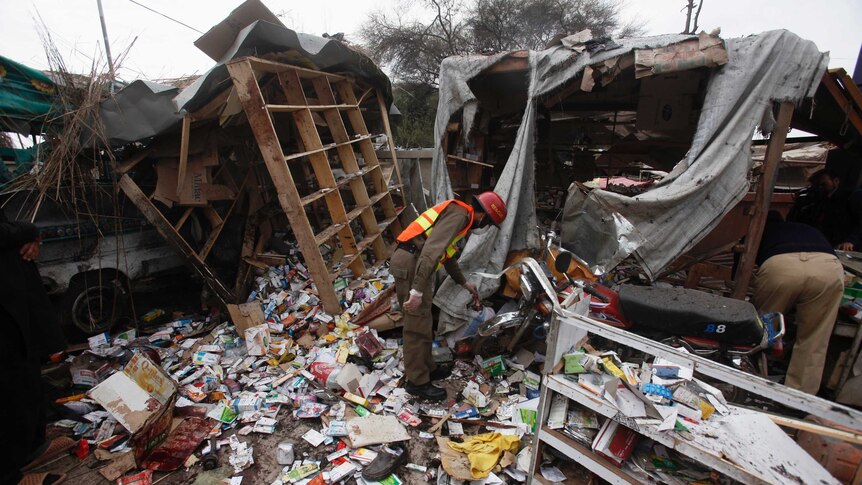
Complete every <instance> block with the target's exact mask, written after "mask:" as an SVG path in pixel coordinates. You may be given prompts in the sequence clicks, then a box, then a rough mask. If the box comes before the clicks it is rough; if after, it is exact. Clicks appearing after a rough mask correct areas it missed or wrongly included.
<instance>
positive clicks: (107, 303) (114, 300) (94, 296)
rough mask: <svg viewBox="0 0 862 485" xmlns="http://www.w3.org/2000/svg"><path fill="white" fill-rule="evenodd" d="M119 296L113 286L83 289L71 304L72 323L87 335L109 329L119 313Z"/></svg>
mask: <svg viewBox="0 0 862 485" xmlns="http://www.w3.org/2000/svg"><path fill="white" fill-rule="evenodd" d="M120 296H121V295H120V293H119V290H118V289H117V288H115V287H113V286H91V287H89V288H87V289H85V290H84V291H82V292H81V293H79V294H78V296H77V297H76V298H75V301H74V303H73V304H72V322H73V323H74V324H75V326H76V327H78V329H80V330H81V331H83V332H85V333H87V334H94V333H98V332H103V331H105V330H107V329H109V328H111V325H112V324H113V322H114V320H115V319H116V318H117V315H118V312H119V304H120Z"/></svg>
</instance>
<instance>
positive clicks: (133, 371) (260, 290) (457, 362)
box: [54, 261, 777, 485]
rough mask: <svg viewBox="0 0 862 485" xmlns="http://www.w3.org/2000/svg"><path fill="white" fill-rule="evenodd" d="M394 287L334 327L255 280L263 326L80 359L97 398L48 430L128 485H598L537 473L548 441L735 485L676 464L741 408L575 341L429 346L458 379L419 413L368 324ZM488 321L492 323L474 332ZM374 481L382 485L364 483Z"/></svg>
mask: <svg viewBox="0 0 862 485" xmlns="http://www.w3.org/2000/svg"><path fill="white" fill-rule="evenodd" d="M392 284H393V278H392V277H391V276H390V274H389V271H388V268H387V267H385V266H382V267H379V268H377V269H376V270H375V271H373V272H371V273H369V274H366V275H364V277H363V278H353V277H349V276H345V277H343V278H342V279H341V280H340V283H339V284H338V288H339V298H340V299H341V304H342V309H343V312H342V313H341V314H338V315H330V314H327V313H326V312H324V311H323V310H322V309H321V307H320V302H319V300H318V298H317V296H316V295H315V288H314V285H313V283H312V282H311V281H310V279H309V278H308V276H307V273H305V272H304V271H303V267H302V265H301V264H300V263H298V262H297V261H292V262H290V263H288V264H285V265H282V266H278V267H269V268H266V269H265V270H260V271H259V272H258V274H257V276H256V279H255V282H254V289H253V291H252V292H251V294H250V295H249V298H248V300H249V303H250V304H251V305H252V307H254V308H256V309H257V308H259V309H260V314H261V315H262V317H261V318H262V319H261V320H260V322H248V321H245V320H243V321H242V322H241V323H237V325H234V324H232V323H231V322H229V321H223V320H224V318H223V317H221V316H219V315H218V314H216V313H213V314H210V316H208V317H187V316H182V317H177V318H173V319H172V321H169V322H165V323H164V324H162V325H161V326H158V327H157V328H155V331H152V333H150V334H149V335H147V336H139V335H136V334H135V333H136V332H135V331H134V330H130V331H126V332H123V333H120V334H117V335H114V336H113V337H112V336H109V335H107V334H103V335H98V336H96V337H93V338H91V339H90V342H89V344H90V349H89V350H87V351H86V352H84V353H82V354H81V355H78V356H76V357H70V358H69V361H70V364H71V366H70V369H71V372H72V375H73V381H74V383H75V384H76V385H77V386H78V387H79V388H89V389H88V390H87V391H86V392H85V393H78V394H75V395H73V396H70V397H68V398H65V399H64V400H63V401H64V404H65V406H66V407H67V408H68V409H69V411H71V412H72V413H74V414H75V415H76V418H75V419H63V420H61V421H58V422H56V423H54V424H55V425H56V426H58V427H61V428H67V429H68V432H69V433H70V434H72V435H73V436H74V437H75V439H77V440H79V446H78V447H77V450H76V453H77V454H78V458H79V459H81V460H84V459H86V458H87V456H88V455H89V454H91V452H92V454H94V455H95V456H96V459H97V460H98V462H99V463H100V464H99V465H97V468H98V469H99V472H100V473H101V474H102V475H103V476H105V477H106V478H108V479H109V480H118V483H136V484H140V483H151V481H152V479H153V476H152V473H153V472H169V471H172V470H185V473H187V474H189V475H188V476H196V475H199V474H202V473H211V474H215V475H211V476H213V477H215V479H216V480H217V482H219V481H220V482H221V483H231V484H238V483H241V482H242V481H243V480H244V478H246V479H248V480H247V482H248V483H272V484H315V485H321V484H336V483H357V484H361V485H363V484H376V483H382V484H390V485H391V484H401V483H420V482H427V481H431V482H434V481H436V483H441V484H450V485H456V484H466V483H470V484H497V483H522V482H525V481H527V479H528V470H530V469H531V468H532V467H531V465H532V464H533V462H534V460H535V463H536V464H537V466H536V467H535V470H536V473H537V474H540V475H541V476H542V477H543V478H544V480H546V481H548V482H561V481H567V480H574V481H579V480H583V481H588V480H590V472H589V471H588V470H587V469H586V468H584V467H583V466H581V465H580V464H578V463H576V462H575V461H573V459H572V457H570V456H564V455H562V454H561V453H560V452H557V451H555V450H554V448H553V447H548V446H545V447H541V448H540V449H541V456H538V457H533V456H532V453H533V450H534V449H535V448H534V447H533V444H534V441H535V440H536V439H538V438H537V436H539V435H538V434H537V433H539V428H540V427H542V430H543V431H542V432H543V433H544V432H545V431H544V430H545V429H547V430H548V432H550V433H556V435H555V436H558V437H559V438H558V439H567V440H570V441H572V442H574V443H576V444H577V445H578V446H580V447H582V448H583V449H584V450H586V452H588V453H593V454H594V455H595V456H596V457H599V459H600V460H606V461H607V462H609V463H610V464H612V465H614V466H616V467H619V468H621V469H622V470H623V471H624V472H625V473H626V474H628V475H629V476H632V477H636V478H637V479H638V480H641V481H643V482H658V483H713V484H715V483H731V482H733V480H732V479H731V478H729V477H726V476H724V475H722V474H721V473H720V472H719V471H716V470H715V469H711V468H709V467H708V466H707V465H706V464H704V463H699V462H695V461H693V460H692V459H691V458H690V457H689V456H686V455H684V454H682V453H680V452H679V451H677V450H676V449H675V448H676V446H677V444H678V443H690V445H691V446H695V447H704V446H707V445H706V444H705V443H706V442H705V441H704V440H711V441H712V442H714V443H716V445H715V446H719V447H721V446H724V445H723V444H722V443H724V442H725V441H727V440H729V439H730V438H728V437H727V436H726V433H725V430H726V429H729V427H731V426H738V423H739V422H740V421H737V422H736V423H737V424H736V425H732V424H729V423H730V421H728V420H729V419H731V420H732V418H735V417H741V418H742V421H741V422H744V420H745V419H747V418H746V416H742V414H744V413H743V412H742V411H740V408H737V407H734V406H732V405H730V404H728V402H727V401H726V399H725V397H724V395H723V394H722V392H721V390H719V389H718V388H716V387H714V386H712V385H710V384H709V383H707V382H705V381H703V380H701V379H699V378H697V377H696V376H695V375H694V372H693V368H690V367H686V366H682V365H678V364H675V363H673V362H670V361H667V360H664V359H662V358H660V357H653V358H645V357H644V354H640V353H620V354H618V353H617V352H621V351H620V350H619V349H617V348H614V350H611V349H610V348H608V347H610V343H609V342H608V341H606V340H596V341H595V342H591V341H590V340H583V341H579V342H577V344H575V345H573V346H571V347H570V348H568V349H565V350H564V351H563V353H562V356H561V358H560V359H558V360H559V361H558V362H553V363H551V362H546V360H545V358H546V353H547V349H546V348H545V345H546V343H545V341H544V336H542V338H539V337H536V336H535V335H534V336H533V337H532V338H525V339H524V340H521V341H519V345H517V346H515V347H514V349H515V350H514V351H513V352H511V353H506V352H503V351H501V353H500V354H499V355H479V353H480V351H485V352H487V349H502V348H504V347H503V346H502V345H500V343H499V342H498V343H497V344H496V345H494V344H493V343H491V342H489V340H493V339H494V338H496V336H492V337H487V336H485V337H482V336H480V335H477V334H476V328H475V327H476V326H477V325H476V322H471V324H470V325H468V330H462V331H460V332H457V333H456V335H448V336H447V338H446V339H444V340H440V341H437V342H435V349H434V352H433V355H434V359H435V362H436V363H437V364H438V367H441V368H444V369H446V370H448V371H449V374H450V375H449V376H448V377H446V378H445V379H441V380H439V381H437V385H438V386H440V387H443V388H444V389H446V391H447V396H448V397H447V399H446V400H444V401H443V402H439V403H437V402H428V401H422V400H419V399H417V398H415V397H414V396H411V395H410V394H409V393H408V392H407V391H406V390H405V389H404V388H403V387H402V386H403V385H404V369H403V363H402V360H403V351H402V342H401V339H400V335H399V331H398V330H394V331H389V330H386V331H383V330H381V331H378V330H376V329H375V328H371V327H370V326H367V325H359V324H357V323H356V322H357V321H360V320H363V319H361V318H357V317H358V316H360V315H363V313H364V312H365V310H367V309H377V308H383V309H384V310H383V311H385V310H386V309H388V308H389V307H390V306H392V305H397V302H395V301H390V300H392V299H393V296H392V291H391V285H392ZM583 297H584V293H583V292H581V291H580V290H577V289H575V288H574V287H569V288H566V289H565V290H563V292H562V293H560V294H559V295H558V298H559V299H560V300H562V301H563V303H562V305H563V306H564V307H569V308H574V307H580V308H581V309H582V310H583V311H584V312H586V311H587V308H588V307H589V301H588V300H586V299H584V298H583ZM381 300H384V301H382V303H384V304H383V305H381ZM578 301H580V303H581V304H580V305H578V304H577V302H578ZM495 306H496V305H495ZM515 307H518V305H517V304H516V301H515V300H508V301H507V302H506V303H504V304H503V306H501V307H500V310H501V311H502V310H504V309H505V308H509V309H512V308H515ZM158 313H159V312H151V313H150V314H148V315H146V316H145V318H144V319H145V320H150V321H152V320H154V319H157V318H158ZM494 314H495V312H494V310H493V309H492V308H488V307H486V308H484V309H482V310H481V311H477V317H476V319H477V320H478V321H479V323H481V322H484V321H485V320H487V319H489V318H491V317H493V316H494ZM162 317H164V316H162ZM546 365H550V366H552V368H550V369H546V368H545V366H546ZM542 372H546V373H547V374H548V376H547V378H546V379H548V380H549V381H550V383H549V384H548V386H549V387H550V388H551V389H553V388H554V386H555V385H554V384H553V382H557V383H558V384H556V386H558V387H559V386H561V385H562V386H563V387H565V386H569V387H570V390H569V391H568V393H563V394H551V393H549V394H547V395H546V396H545V397H546V398H547V399H548V401H549V402H547V403H545V406H547V407H546V408H545V409H546V410H547V411H546V412H547V414H546V418H544V422H545V424H544V425H542V424H541V422H540V419H539V418H540V406H541V405H542V401H541V399H542V397H541V396H540V394H541V393H540V383H541V381H542V377H541V374H542ZM555 380H556V381H555ZM560 383H562V384H560ZM597 410H598V411H600V412H597ZM776 429H777V428H776ZM725 451H727V452H730V451H728V450H725ZM723 452H724V451H723ZM266 464H268V465H266ZM372 469H374V470H377V469H382V470H384V471H385V474H383V475H382V476H381V477H380V478H379V480H377V481H372V480H369V479H368V478H363V473H364V474H365V475H366V477H367V476H368V475H369V471H370V470H372ZM140 470H144V471H140ZM124 480H127V481H124Z"/></svg>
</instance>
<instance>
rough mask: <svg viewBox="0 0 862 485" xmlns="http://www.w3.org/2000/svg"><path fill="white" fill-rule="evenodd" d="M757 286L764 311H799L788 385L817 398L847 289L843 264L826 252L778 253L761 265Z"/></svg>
mask: <svg viewBox="0 0 862 485" xmlns="http://www.w3.org/2000/svg"><path fill="white" fill-rule="evenodd" d="M754 287H755V288H754V303H755V305H756V306H757V307H758V308H759V309H760V310H761V311H763V312H781V313H787V312H788V311H790V310H791V309H792V308H794V307H795V308H796V323H797V328H798V330H797V334H796V343H795V344H794V345H793V355H792V357H791V358H790V367H789V368H788V369H787V377H786V379H785V381H784V384H785V385H786V386H788V387H793V388H795V389H799V390H801V391H804V392H807V393H810V394H816V393H817V391H819V390H820V381H821V379H822V377H823V366H824V364H825V362H826V349H827V347H828V346H829V338H830V336H831V335H832V327H833V326H834V324H835V317H836V316H837V315H838V306H839V304H840V303H841V294H842V293H843V291H844V269H843V267H842V266H841V262H840V261H838V258H836V257H835V256H834V255H832V254H828V253H822V252H799V253H786V254H778V255H775V256H772V257H770V258H769V259H767V260H766V261H765V262H764V263H763V264H761V265H760V269H758V270H757V274H756V277H755V281H754Z"/></svg>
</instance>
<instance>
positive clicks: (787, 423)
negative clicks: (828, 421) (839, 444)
mask: <svg viewBox="0 0 862 485" xmlns="http://www.w3.org/2000/svg"><path fill="white" fill-rule="evenodd" d="M767 416H769V419H771V420H772V422H773V423H775V424H777V425H779V426H784V427H785V428H793V429H798V430H799V431H807V432H809V433H814V434H816V435H820V436H827V437H829V438H835V439H837V440H841V441H846V442H848V443H854V444H857V445H862V434H859V433H853V432H851V431H844V430H840V429H835V428H830V427H829V426H823V425H822V424H817V423H812V422H809V421H801V420H798V419H793V418H788V417H785V416H777V415H775V414H767Z"/></svg>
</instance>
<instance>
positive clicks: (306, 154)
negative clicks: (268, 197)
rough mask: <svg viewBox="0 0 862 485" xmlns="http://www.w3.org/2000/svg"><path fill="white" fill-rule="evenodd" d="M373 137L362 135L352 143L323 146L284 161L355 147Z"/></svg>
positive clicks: (287, 157)
mask: <svg viewBox="0 0 862 485" xmlns="http://www.w3.org/2000/svg"><path fill="white" fill-rule="evenodd" d="M371 136H372V135H361V136H358V137H356V138H354V139H352V140H350V141H345V142H342V143H328V144H326V145H323V146H322V147H320V148H317V149H314V150H308V151H305V152H300V153H293V154H290V155H287V156H286V157H284V161H285V162H289V161H290V160H296V159H297V158H302V157H307V156H309V155H314V154H315V153H323V152H325V151H328V150H332V149H334V148H338V147H343V146H347V145H353V144H354V143H359V142H361V141H363V140H370V139H371Z"/></svg>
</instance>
